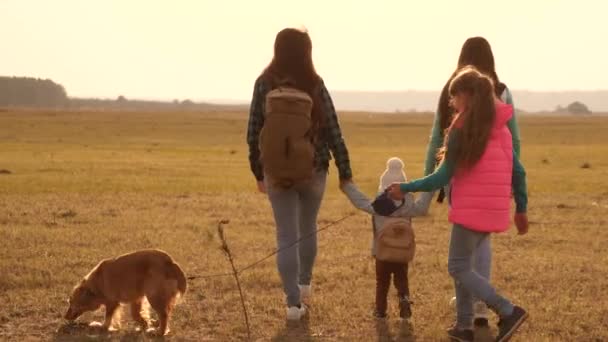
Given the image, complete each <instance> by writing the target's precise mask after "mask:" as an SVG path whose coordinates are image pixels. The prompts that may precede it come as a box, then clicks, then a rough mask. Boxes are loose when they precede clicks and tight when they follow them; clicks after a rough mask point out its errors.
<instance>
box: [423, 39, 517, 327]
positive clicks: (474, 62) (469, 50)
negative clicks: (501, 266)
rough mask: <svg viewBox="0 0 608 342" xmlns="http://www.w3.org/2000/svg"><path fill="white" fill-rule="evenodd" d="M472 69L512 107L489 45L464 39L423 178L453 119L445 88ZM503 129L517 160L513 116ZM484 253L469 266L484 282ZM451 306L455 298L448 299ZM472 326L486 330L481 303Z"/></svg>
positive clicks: (441, 104)
mask: <svg viewBox="0 0 608 342" xmlns="http://www.w3.org/2000/svg"><path fill="white" fill-rule="evenodd" d="M467 65H471V66H474V67H475V68H476V69H477V70H479V71H480V72H481V73H483V74H486V75H488V76H489V77H490V78H491V79H492V81H493V83H494V93H495V95H496V96H497V97H498V98H500V99H501V101H502V102H504V103H506V104H508V105H511V106H514V105H513V97H512V95H511V92H510V91H509V88H507V86H506V85H505V84H504V83H502V82H500V80H499V78H498V75H497V74H496V70H495V66H494V55H493V53H492V48H491V47H490V43H488V41H487V40H486V39H485V38H483V37H472V38H469V39H467V40H466V41H465V42H464V44H463V45H462V49H461V51H460V56H459V58H458V65H457V67H456V70H455V71H454V73H453V74H452V76H450V78H449V79H448V81H447V82H446V84H445V86H444V87H443V90H442V91H441V95H440V98H439V103H438V105H437V111H436V113H435V119H434V121H433V128H432V130H431V138H430V141H429V144H428V147H427V155H426V161H425V168H424V175H425V176H428V175H430V174H431V173H433V171H434V170H435V167H436V166H437V162H438V160H437V152H438V151H439V149H440V148H441V146H442V145H443V142H444V140H445V133H446V130H447V128H448V127H449V125H450V123H451V122H452V118H453V115H454V108H452V107H451V106H450V103H449V101H450V96H449V93H448V88H449V85H450V82H451V81H452V80H453V79H454V77H455V76H456V75H457V74H458V72H459V71H460V70H461V69H462V68H463V67H465V66H467ZM507 127H508V128H509V131H510V132H511V136H512V143H513V151H514V153H515V155H516V157H517V158H519V157H520V141H519V128H518V126H517V120H516V118H515V113H513V116H512V117H511V119H510V120H509V121H508V122H507ZM443 197H444V189H441V190H440V194H439V198H438V201H439V202H441V201H443ZM487 247H488V249H482V250H479V251H478V253H477V254H476V255H475V262H474V264H473V266H474V268H475V270H476V271H477V272H478V273H479V274H480V275H481V276H483V277H485V278H486V279H489V278H490V271H491V266H492V260H491V258H489V257H488V255H489V253H490V251H489V247H490V245H489V244H488V245H487ZM452 302H455V297H454V298H453V299H452ZM475 315H476V317H475V325H476V326H481V327H485V326H488V317H487V316H488V310H487V307H486V306H485V304H483V302H481V301H477V302H476V304H475Z"/></svg>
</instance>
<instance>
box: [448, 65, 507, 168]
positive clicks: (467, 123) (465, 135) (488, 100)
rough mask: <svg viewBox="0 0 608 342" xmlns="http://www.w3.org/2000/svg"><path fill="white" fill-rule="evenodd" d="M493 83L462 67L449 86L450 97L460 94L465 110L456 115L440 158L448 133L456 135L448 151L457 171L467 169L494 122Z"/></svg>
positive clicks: (479, 153) (478, 154)
mask: <svg viewBox="0 0 608 342" xmlns="http://www.w3.org/2000/svg"><path fill="white" fill-rule="evenodd" d="M494 89H495V87H494V82H493V80H492V78H491V77H490V76H488V75H485V74H482V73H481V72H480V71H479V70H477V69H476V68H475V67H474V66H472V65H469V66H465V67H463V68H462V69H461V70H460V71H459V72H458V73H457V74H456V75H455V76H454V78H453V79H452V81H451V82H450V84H449V87H448V92H449V94H450V97H454V96H457V95H464V96H465V98H466V99H467V100H466V106H465V107H466V109H465V110H464V111H463V112H461V113H456V115H455V116H454V119H453V120H452V123H451V125H450V127H449V128H448V134H446V137H445V139H444V144H443V148H442V149H441V152H440V153H441V154H442V155H441V158H443V156H444V155H445V152H446V151H447V147H448V140H449V136H450V133H449V132H450V131H452V130H454V134H456V136H455V139H456V144H455V145H456V147H455V150H454V151H451V152H450V155H451V156H453V158H454V162H455V163H456V166H457V168H458V169H470V168H472V167H473V166H475V164H476V163H477V162H478V161H479V160H480V159H481V157H482V156H483V153H484V152H485V150H486V147H487V145H488V141H489V139H490V135H491V133H492V127H493V126H494V121H495V119H496V107H495V93H494Z"/></svg>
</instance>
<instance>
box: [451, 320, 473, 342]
mask: <svg viewBox="0 0 608 342" xmlns="http://www.w3.org/2000/svg"><path fill="white" fill-rule="evenodd" d="M447 333H448V336H449V337H450V340H451V341H458V342H473V340H474V338H475V337H474V334H473V330H472V329H462V328H459V327H457V326H456V324H454V326H453V327H451V328H449V329H448V330H447Z"/></svg>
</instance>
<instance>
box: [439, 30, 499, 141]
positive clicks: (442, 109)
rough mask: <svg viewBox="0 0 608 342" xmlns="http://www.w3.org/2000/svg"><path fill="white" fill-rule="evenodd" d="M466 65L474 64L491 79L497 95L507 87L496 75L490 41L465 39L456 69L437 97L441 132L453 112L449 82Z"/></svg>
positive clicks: (475, 38) (447, 124)
mask: <svg viewBox="0 0 608 342" xmlns="http://www.w3.org/2000/svg"><path fill="white" fill-rule="evenodd" d="M467 65H472V66H474V67H475V68H476V69H477V70H478V71H480V72H481V73H483V74H485V75H487V76H489V77H490V78H491V79H492V82H493V84H494V93H495V94H496V96H497V97H500V94H502V92H503V91H504V90H505V88H506V87H507V86H506V85H505V84H504V83H501V82H500V80H499V78H498V75H497V74H496V67H495V65H494V54H493V53H492V47H491V46H490V43H489V42H488V41H487V40H486V39H485V38H483V37H472V38H469V39H467V40H466V41H465V42H464V44H463V45H462V49H461V50H460V56H459V57H458V65H457V67H456V70H455V71H454V72H453V73H452V75H451V76H450V78H449V79H448V81H447V82H446V83H445V85H444V87H443V89H442V91H441V95H440V97H439V103H438V104H437V111H438V112H439V114H440V118H439V120H440V121H439V123H440V127H441V131H442V132H445V130H446V128H448V126H449V125H450V123H451V122H452V117H453V116H454V114H455V113H454V109H453V108H451V107H450V94H449V86H450V83H451V82H452V80H453V79H454V77H456V75H457V74H458V73H459V71H460V70H461V69H462V68H464V67H465V66H467Z"/></svg>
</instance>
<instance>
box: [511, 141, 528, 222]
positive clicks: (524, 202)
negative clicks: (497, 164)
mask: <svg viewBox="0 0 608 342" xmlns="http://www.w3.org/2000/svg"><path fill="white" fill-rule="evenodd" d="M512 177H513V178H512V183H513V197H514V198H515V211H516V212H517V213H525V212H526V211H527V210H528V190H527V185H526V170H525V169H524V166H523V165H522V163H521V162H520V161H519V158H518V157H517V156H516V155H515V151H513V176H512Z"/></svg>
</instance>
